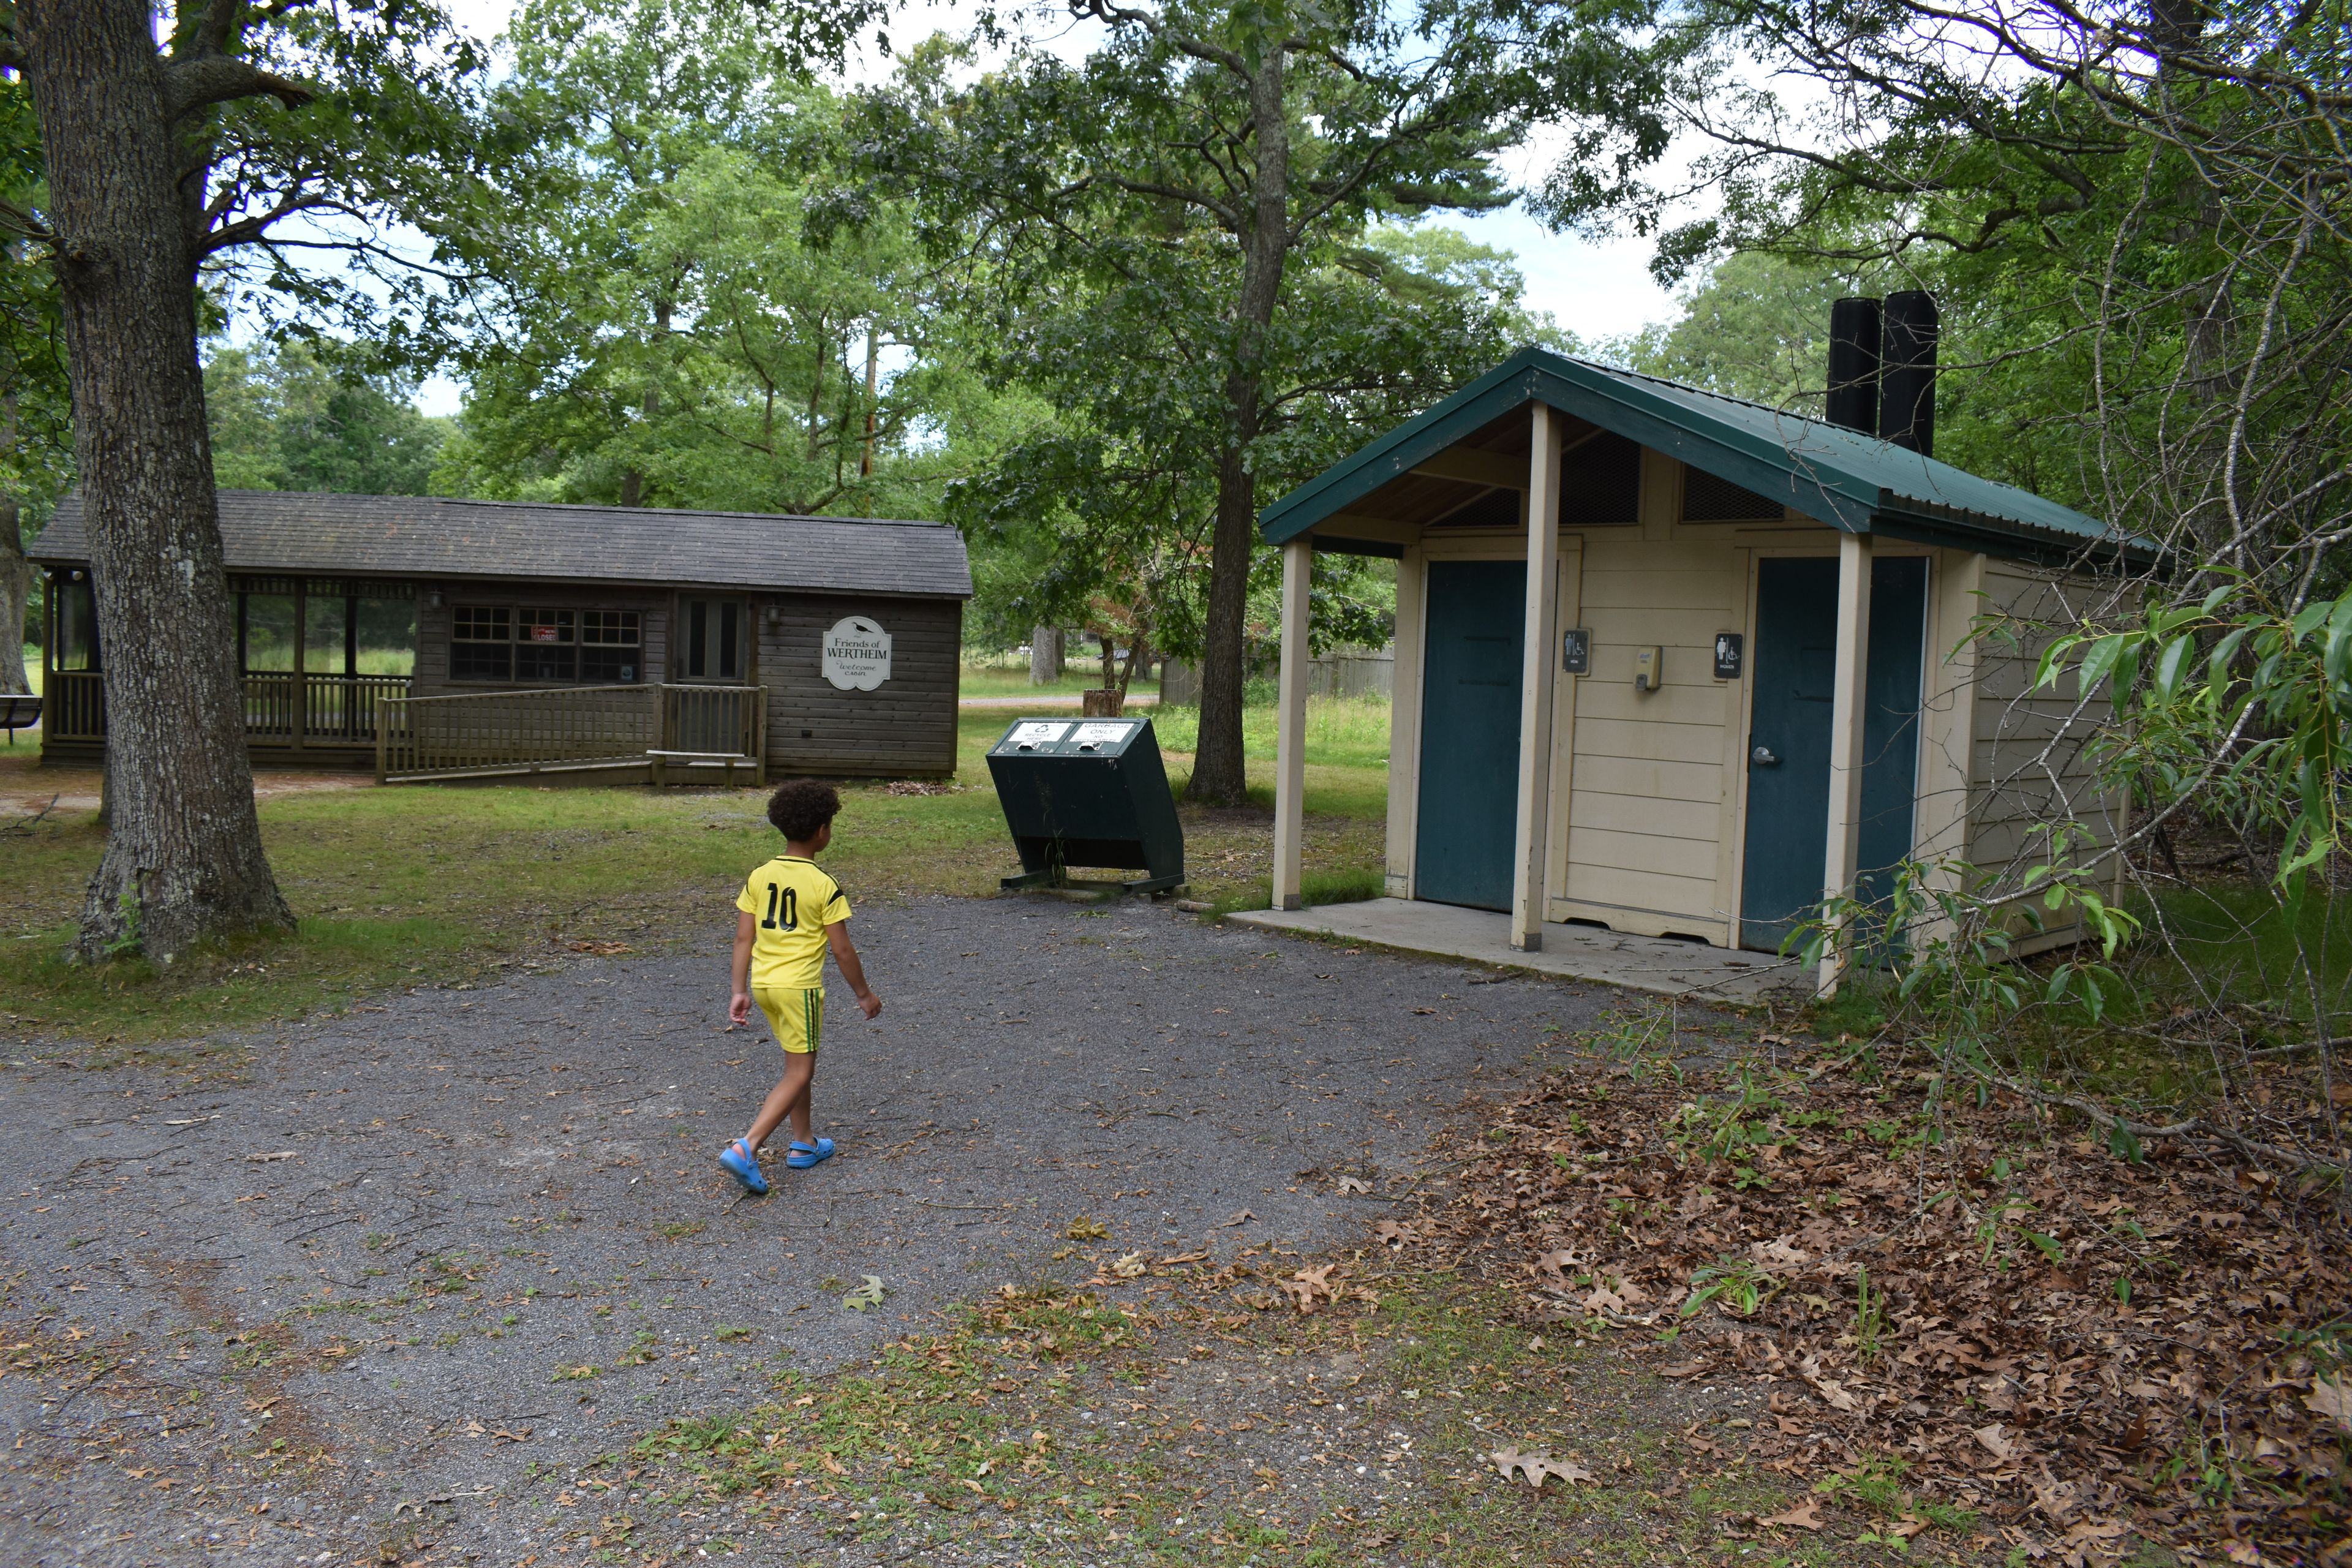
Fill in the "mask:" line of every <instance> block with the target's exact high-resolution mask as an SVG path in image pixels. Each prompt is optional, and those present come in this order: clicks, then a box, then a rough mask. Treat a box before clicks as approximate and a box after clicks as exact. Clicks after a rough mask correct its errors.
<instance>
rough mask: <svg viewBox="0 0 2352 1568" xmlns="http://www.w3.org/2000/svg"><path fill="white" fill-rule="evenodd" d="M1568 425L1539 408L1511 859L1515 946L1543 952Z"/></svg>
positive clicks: (1532, 460)
mask: <svg viewBox="0 0 2352 1568" xmlns="http://www.w3.org/2000/svg"><path fill="white" fill-rule="evenodd" d="M1561 431H1562V422H1561V420H1560V418H1559V416H1558V415H1556V414H1554V413H1553V412H1552V411H1551V409H1550V408H1549V407H1548V406H1546V405H1543V404H1541V403H1538V404H1537V405H1535V407H1534V425H1533V428H1532V430H1531V432H1530V434H1531V436H1532V437H1533V439H1532V442H1531V445H1530V447H1529V451H1528V612H1527V627H1526V631H1527V639H1526V643H1527V646H1526V651H1525V654H1524V658H1523V666H1522V669H1521V672H1520V679H1519V795H1518V805H1519V820H1518V826H1517V832H1516V835H1515V837H1513V839H1512V852H1511V945H1512V946H1513V947H1515V948H1517V950H1518V951H1520V952H1537V951H1538V950H1539V949H1540V948H1541V947H1542V946H1543V918H1544V902H1545V900H1544V894H1545V891H1546V889H1545V887H1544V869H1545V868H1546V867H1547V866H1548V865H1549V862H1550V858H1551V857H1550V855H1549V852H1548V850H1549V839H1550V835H1549V829H1550V826H1551V694H1552V672H1553V671H1554V670H1555V669H1556V668H1559V666H1558V664H1557V662H1556V661H1557V660H1558V658H1559V652H1558V650H1557V649H1556V648H1555V647H1553V644H1554V643H1555V642H1557V641H1558V640H1559V441H1560V435H1561Z"/></svg>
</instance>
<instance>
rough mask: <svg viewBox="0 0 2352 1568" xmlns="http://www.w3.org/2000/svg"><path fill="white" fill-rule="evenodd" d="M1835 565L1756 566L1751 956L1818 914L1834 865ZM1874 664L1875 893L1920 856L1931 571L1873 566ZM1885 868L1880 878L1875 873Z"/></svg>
mask: <svg viewBox="0 0 2352 1568" xmlns="http://www.w3.org/2000/svg"><path fill="white" fill-rule="evenodd" d="M1837 578H1838V563H1837V562H1836V561H1834V560H1822V559H1818V558H1816V559H1807V560H1782V559H1777V558H1775V559H1768V560H1765V561H1761V562H1759V563H1757V582H1756V647H1755V659H1754V662H1755V681H1756V690H1755V696H1754V700H1753V708H1752V712H1751V714H1750V718H1749V721H1748V844H1747V851H1746V855H1745V857H1744V860H1743V872H1744V874H1743V878H1742V880H1741V884H1740V900H1739V904H1740V908H1739V942H1740V945H1741V946H1742V947H1748V948H1755V949H1758V950H1759V951H1762V952H1777V951H1779V949H1780V943H1781V942H1783V941H1785V940H1786V939H1787V937H1788V935H1789V933H1790V931H1794V930H1796V929H1797V927H1798V926H1799V925H1801V924H1802V923H1803V922H1804V921H1806V920H1808V919H1810V918H1811V916H1812V914H1813V911H1814V910H1816V909H1817V908H1818V907H1819V906H1820V903H1821V898H1822V863H1823V862H1824V861H1825V860H1826V859H1827V858H1829V814H1830V710H1831V705H1832V702H1833V701H1834V700H1835V698H1836V690H1835V680H1836V674H1837V668H1836V667H1837ZM1870 595H1871V616H1870V669H1869V675H1868V679H1867V684H1866V689H1865V692H1864V704H1865V706H1864V715H1863V756H1864V765H1863V773H1862V817H1863V820H1862V827H1861V843H1860V856H1859V858H1860V862H1861V865H1862V867H1863V869H1864V872H1865V876H1864V879H1863V889H1864V892H1865V893H1868V892H1870V891H1871V890H1872V889H1873V888H1874V887H1875V888H1877V889H1884V887H1885V881H1886V879H1885V875H1884V871H1885V868H1887V867H1889V866H1892V865H1894V864H1895V862H1897V861H1899V860H1901V859H1902V858H1904V857H1905V856H1906V855H1908V854H1909V853H1910V852H1911V837H1912V823H1913V811H1914V803H1915V801H1916V795H1917V793H1918V763H1919V755H1918V753H1919V692H1920V678H1921V676H1922V674H1923V673H1924V669H1925V660H1926V653H1927V561H1926V559H1925V558H1923V557H1918V556H1906V557H1890V558H1888V559H1886V560H1884V561H1874V562H1872V563H1871V574H1870ZM1873 871H1876V872H1878V873H1880V874H1879V875H1878V876H1877V877H1875V878H1873V877H1871V876H1869V875H1867V873H1870V872H1873Z"/></svg>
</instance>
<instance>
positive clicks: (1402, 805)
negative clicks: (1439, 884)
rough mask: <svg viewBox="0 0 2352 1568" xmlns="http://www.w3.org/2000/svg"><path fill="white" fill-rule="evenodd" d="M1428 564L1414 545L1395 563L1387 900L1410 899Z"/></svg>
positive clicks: (1417, 790) (1416, 812)
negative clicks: (1423, 604)
mask: <svg viewBox="0 0 2352 1568" xmlns="http://www.w3.org/2000/svg"><path fill="white" fill-rule="evenodd" d="M1427 571H1428V565H1427V563H1426V562H1425V560H1424V559H1423V555H1422V551H1421V546H1420V545H1418V544H1414V545H1409V546H1407V547H1406V550H1405V552H1404V556H1403V558H1402V560H1400V561H1398V563H1397V580H1396V581H1397V589H1396V679H1395V680H1394V681H1393V683H1392V684H1391V689H1390V693H1389V825H1388V884H1387V888H1386V891H1387V893H1388V896H1389V897H1390V898H1391V899H1410V898H1412V896H1413V889H1412V879H1413V864H1412V855H1413V847H1414V846H1413V834H1414V830H1415V829H1416V828H1417V827H1418V826H1419V825H1420V824H1419V807H1420V794H1421V791H1420V784H1419V781H1420V777H1421V671H1422V658H1423V650H1422V638H1421V616H1422V610H1421V599H1422V592H1421V590H1422V583H1423V578H1424V575H1425V574H1426V573H1427Z"/></svg>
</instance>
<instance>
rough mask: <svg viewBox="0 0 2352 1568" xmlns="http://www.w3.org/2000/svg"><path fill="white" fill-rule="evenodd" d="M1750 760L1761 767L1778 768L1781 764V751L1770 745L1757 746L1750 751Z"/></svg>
mask: <svg viewBox="0 0 2352 1568" xmlns="http://www.w3.org/2000/svg"><path fill="white" fill-rule="evenodd" d="M1748 761H1749V762H1751V763H1755V764H1756V765H1757V766H1758V767H1759V768H1777V767H1779V766H1780V753H1779V752H1775V751H1773V750H1772V748H1771V747H1769V746H1759V747H1757V748H1756V749H1755V750H1754V751H1752V752H1748Z"/></svg>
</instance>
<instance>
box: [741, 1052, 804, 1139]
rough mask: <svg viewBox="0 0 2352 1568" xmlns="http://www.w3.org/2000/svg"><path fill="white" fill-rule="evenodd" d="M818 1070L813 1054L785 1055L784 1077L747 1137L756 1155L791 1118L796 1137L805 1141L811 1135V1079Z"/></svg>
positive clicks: (766, 1102) (745, 1134)
mask: <svg viewBox="0 0 2352 1568" xmlns="http://www.w3.org/2000/svg"><path fill="white" fill-rule="evenodd" d="M815 1068H816V1058H815V1057H814V1055H813V1054H810V1053H808V1052H802V1051H787V1052H785V1053H784V1076H783V1077H782V1078H781V1079H777V1080H776V1087H775V1088H773V1089H770V1090H769V1091H768V1098H767V1099H766V1100H763V1101H762V1102H761V1106H760V1114H759V1115H758V1116H756V1117H754V1118H753V1119H752V1121H751V1131H748V1132H746V1133H744V1134H743V1144H744V1147H746V1148H748V1149H750V1150H751V1152H754V1153H757V1152H759V1149H760V1145H761V1144H762V1143H764V1142H767V1140H768V1135H769V1134H770V1133H772V1132H773V1131H775V1130H776V1129H777V1128H778V1127H780V1126H782V1124H783V1121H784V1118H785V1117H786V1116H788V1115H789V1116H790V1117H791V1118H792V1119H793V1136H795V1137H798V1138H803V1139H804V1138H806V1137H807V1136H808V1132H809V1112H808V1091H809V1079H811V1078H812V1077H814V1071H815Z"/></svg>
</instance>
